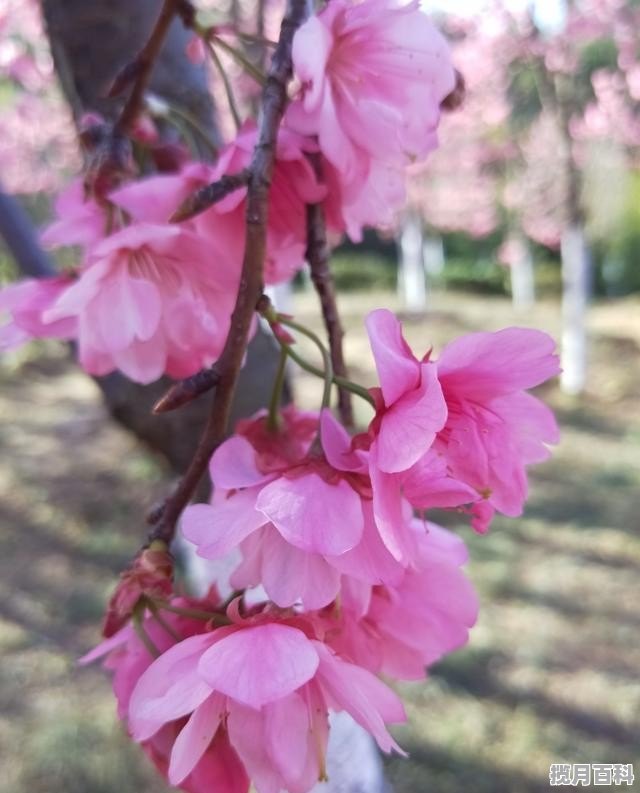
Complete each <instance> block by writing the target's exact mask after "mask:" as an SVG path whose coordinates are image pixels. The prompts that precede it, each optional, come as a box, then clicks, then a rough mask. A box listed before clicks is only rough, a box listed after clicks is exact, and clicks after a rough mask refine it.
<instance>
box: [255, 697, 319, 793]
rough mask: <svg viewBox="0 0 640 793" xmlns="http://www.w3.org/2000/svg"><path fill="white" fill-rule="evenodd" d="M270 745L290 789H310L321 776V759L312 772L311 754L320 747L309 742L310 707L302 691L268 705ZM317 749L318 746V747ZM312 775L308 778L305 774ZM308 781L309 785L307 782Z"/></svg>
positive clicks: (266, 718) (273, 758) (267, 732)
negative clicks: (302, 695)
mask: <svg viewBox="0 0 640 793" xmlns="http://www.w3.org/2000/svg"><path fill="white" fill-rule="evenodd" d="M264 716H265V735H266V749H267V752H268V754H269V757H270V758H271V760H272V762H273V763H274V765H275V766H276V768H277V769H278V771H279V773H280V774H281V776H282V778H283V780H284V782H285V784H286V786H287V790H289V791H293V790H300V789H301V784H300V783H301V781H302V783H303V787H302V789H303V790H304V791H305V793H306V791H307V790H309V789H310V787H311V786H312V785H313V784H314V782H316V781H317V780H318V761H317V758H316V761H315V776H314V774H313V768H312V769H311V774H309V772H308V766H309V759H310V758H309V755H310V754H312V753H313V752H314V749H316V747H315V746H313V745H311V746H310V745H309V744H310V740H309V739H310V738H311V737H312V736H311V735H310V733H309V728H310V724H309V721H310V719H309V710H308V707H307V704H306V702H305V700H304V699H303V698H302V697H301V696H300V694H296V693H293V694H289V696H288V697H285V698H284V699H280V700H278V701H277V702H272V703H271V704H269V705H266V706H265V708H264ZM316 751H317V750H316ZM305 776H307V777H309V776H310V777H311V779H307V780H305V779H304V777H305ZM305 782H306V785H305Z"/></svg>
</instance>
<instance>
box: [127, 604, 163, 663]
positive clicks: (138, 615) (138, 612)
mask: <svg viewBox="0 0 640 793" xmlns="http://www.w3.org/2000/svg"><path fill="white" fill-rule="evenodd" d="M144 610H145V606H144V603H139V604H138V605H137V606H136V607H135V608H134V610H133V614H132V616H131V623H132V625H133V629H134V631H135V632H136V634H137V636H138V638H139V639H140V641H141V642H142V643H143V644H144V646H145V647H146V648H147V650H148V651H149V655H152V656H153V657H154V658H160V650H158V648H157V647H156V646H155V644H154V643H153V641H152V640H151V637H150V636H149V634H148V633H147V632H146V630H145V629H144Z"/></svg>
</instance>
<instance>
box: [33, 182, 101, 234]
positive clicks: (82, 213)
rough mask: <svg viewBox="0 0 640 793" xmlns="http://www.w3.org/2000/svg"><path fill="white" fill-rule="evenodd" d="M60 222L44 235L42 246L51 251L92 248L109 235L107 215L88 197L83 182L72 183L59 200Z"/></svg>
mask: <svg viewBox="0 0 640 793" xmlns="http://www.w3.org/2000/svg"><path fill="white" fill-rule="evenodd" d="M54 209H55V213H56V220H54V221H52V222H51V223H50V224H49V225H48V226H47V227H46V228H45V229H44V230H43V232H42V233H41V235H40V240H41V241H42V243H43V244H44V245H46V246H48V247H51V248H57V247H60V246H63V245H80V246H82V247H84V248H88V247H90V246H91V245H93V244H95V243H96V242H99V241H100V240H101V239H102V238H103V237H104V236H105V234H106V227H107V214H106V212H105V209H104V207H101V206H100V205H99V204H98V203H97V202H96V201H94V200H93V199H92V198H88V197H87V196H86V195H85V190H84V186H83V184H82V180H81V179H76V180H75V181H73V182H71V183H70V184H69V185H68V186H67V187H66V188H65V189H64V190H63V191H62V192H61V193H60V194H59V195H58V196H57V198H56V200H55V204H54Z"/></svg>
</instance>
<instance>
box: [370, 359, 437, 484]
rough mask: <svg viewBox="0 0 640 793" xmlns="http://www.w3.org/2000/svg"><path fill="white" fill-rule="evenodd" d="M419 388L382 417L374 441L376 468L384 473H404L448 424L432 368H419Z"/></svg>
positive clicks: (434, 370) (433, 366)
mask: <svg viewBox="0 0 640 793" xmlns="http://www.w3.org/2000/svg"><path fill="white" fill-rule="evenodd" d="M420 370H421V373H422V378H421V381H420V384H419V387H418V388H416V389H414V390H413V391H411V392H409V393H406V394H405V395H404V396H402V397H401V398H400V399H398V400H397V401H396V402H395V403H394V404H393V406H392V407H391V408H390V409H389V410H388V411H387V412H386V413H385V414H384V415H383V417H382V422H381V424H380V434H379V436H378V438H377V441H376V443H377V448H378V465H379V466H380V468H381V469H382V470H383V471H386V472H387V473H394V472H398V471H406V470H407V469H408V468H411V466H412V465H413V464H414V463H416V462H417V461H418V460H419V459H420V458H421V457H422V456H423V455H424V454H426V452H427V451H428V450H429V448H430V446H431V444H432V443H433V441H434V440H435V437H436V433H437V432H438V431H439V430H441V429H442V427H444V424H445V422H446V420H447V405H446V402H445V400H444V396H443V395H442V389H441V387H440V383H439V381H438V375H437V370H436V367H435V365H434V364H432V363H424V364H422V365H421V366H420Z"/></svg>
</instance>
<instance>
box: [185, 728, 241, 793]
mask: <svg viewBox="0 0 640 793" xmlns="http://www.w3.org/2000/svg"><path fill="white" fill-rule="evenodd" d="M250 784H251V783H250V781H249V778H248V777H247V772H246V770H245V767H244V765H243V764H242V761H241V760H240V758H239V757H238V755H237V753H236V752H235V750H234V749H233V747H232V746H231V745H230V743H229V737H228V735H227V733H226V732H225V731H223V730H218V732H217V733H216V736H215V738H214V739H213V742H212V744H211V746H210V747H209V749H208V750H207V751H206V752H205V753H204V755H203V756H202V757H201V758H200V762H199V763H198V765H197V766H196V767H195V768H194V769H193V771H192V772H191V774H190V776H189V777H187V779H185V780H184V782H183V783H182V789H183V790H185V791H186V792H187V793H210V792H211V791H215V792H216V793H248V790H249V786H250Z"/></svg>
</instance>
